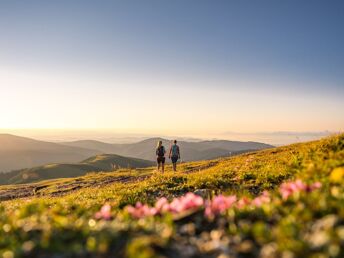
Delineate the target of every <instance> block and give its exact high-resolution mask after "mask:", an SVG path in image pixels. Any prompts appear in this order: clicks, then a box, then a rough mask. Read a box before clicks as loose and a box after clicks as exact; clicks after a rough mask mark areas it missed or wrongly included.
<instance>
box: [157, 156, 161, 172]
mask: <svg viewBox="0 0 344 258" xmlns="http://www.w3.org/2000/svg"><path fill="white" fill-rule="evenodd" d="M156 163H157V168H158V171H160V163H161V160H160V158H159V157H158V158H157V159H156Z"/></svg>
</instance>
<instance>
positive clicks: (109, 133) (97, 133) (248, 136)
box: [0, 128, 340, 146]
mask: <svg viewBox="0 0 344 258" xmlns="http://www.w3.org/2000/svg"><path fill="white" fill-rule="evenodd" d="M336 133H340V132H334V131H313V132H295V131H294V132H292V131H290V132H288V131H279V132H277V131H276V132H219V133H217V134H207V135H204V134H189V135H187V134H159V133H139V132H131V133H126V132H118V131H117V132H116V130H87V129H82V130H77V129H74V130H61V129H1V128H0V134H12V135H16V136H21V137H28V138H32V139H36V140H41V141H51V142H57V143H59V142H70V141H78V140H96V141H101V142H106V143H135V142H138V141H141V140H144V139H148V138H156V137H159V138H167V139H178V140H185V141H203V140H231V141H243V142H245V141H255V142H262V143H267V144H272V145H275V146H279V145H285V144H290V143H296V142H305V141H310V140H317V139H320V138H322V137H325V136H329V135H332V134H336Z"/></svg>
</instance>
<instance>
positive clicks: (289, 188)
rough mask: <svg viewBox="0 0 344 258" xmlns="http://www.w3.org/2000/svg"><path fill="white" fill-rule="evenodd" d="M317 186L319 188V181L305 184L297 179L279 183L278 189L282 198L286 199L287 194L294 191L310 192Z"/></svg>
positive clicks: (291, 193) (289, 194)
mask: <svg viewBox="0 0 344 258" xmlns="http://www.w3.org/2000/svg"><path fill="white" fill-rule="evenodd" d="M319 188H321V183H320V182H315V183H313V184H310V185H307V184H305V183H304V182H302V181H301V180H300V179H298V180H296V181H295V182H286V183H283V184H281V186H280V189H279V191H280V193H281V195H282V199H284V200H287V199H288V198H289V196H291V195H293V194H294V193H297V192H301V191H306V192H312V191H314V190H316V189H319Z"/></svg>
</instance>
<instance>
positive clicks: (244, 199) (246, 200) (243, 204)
mask: <svg viewBox="0 0 344 258" xmlns="http://www.w3.org/2000/svg"><path fill="white" fill-rule="evenodd" d="M250 203H251V200H250V199H249V198H247V197H246V196H245V197H242V198H241V199H240V200H239V201H238V203H237V207H238V208H239V209H243V208H245V207H246V206H248V205H250Z"/></svg>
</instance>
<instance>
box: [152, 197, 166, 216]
mask: <svg viewBox="0 0 344 258" xmlns="http://www.w3.org/2000/svg"><path fill="white" fill-rule="evenodd" d="M155 209H156V210H157V212H159V213H162V212H166V211H168V209H169V203H168V200H167V199H166V198H165V197H162V198H160V199H159V200H158V201H157V202H156V203H155Z"/></svg>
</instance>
